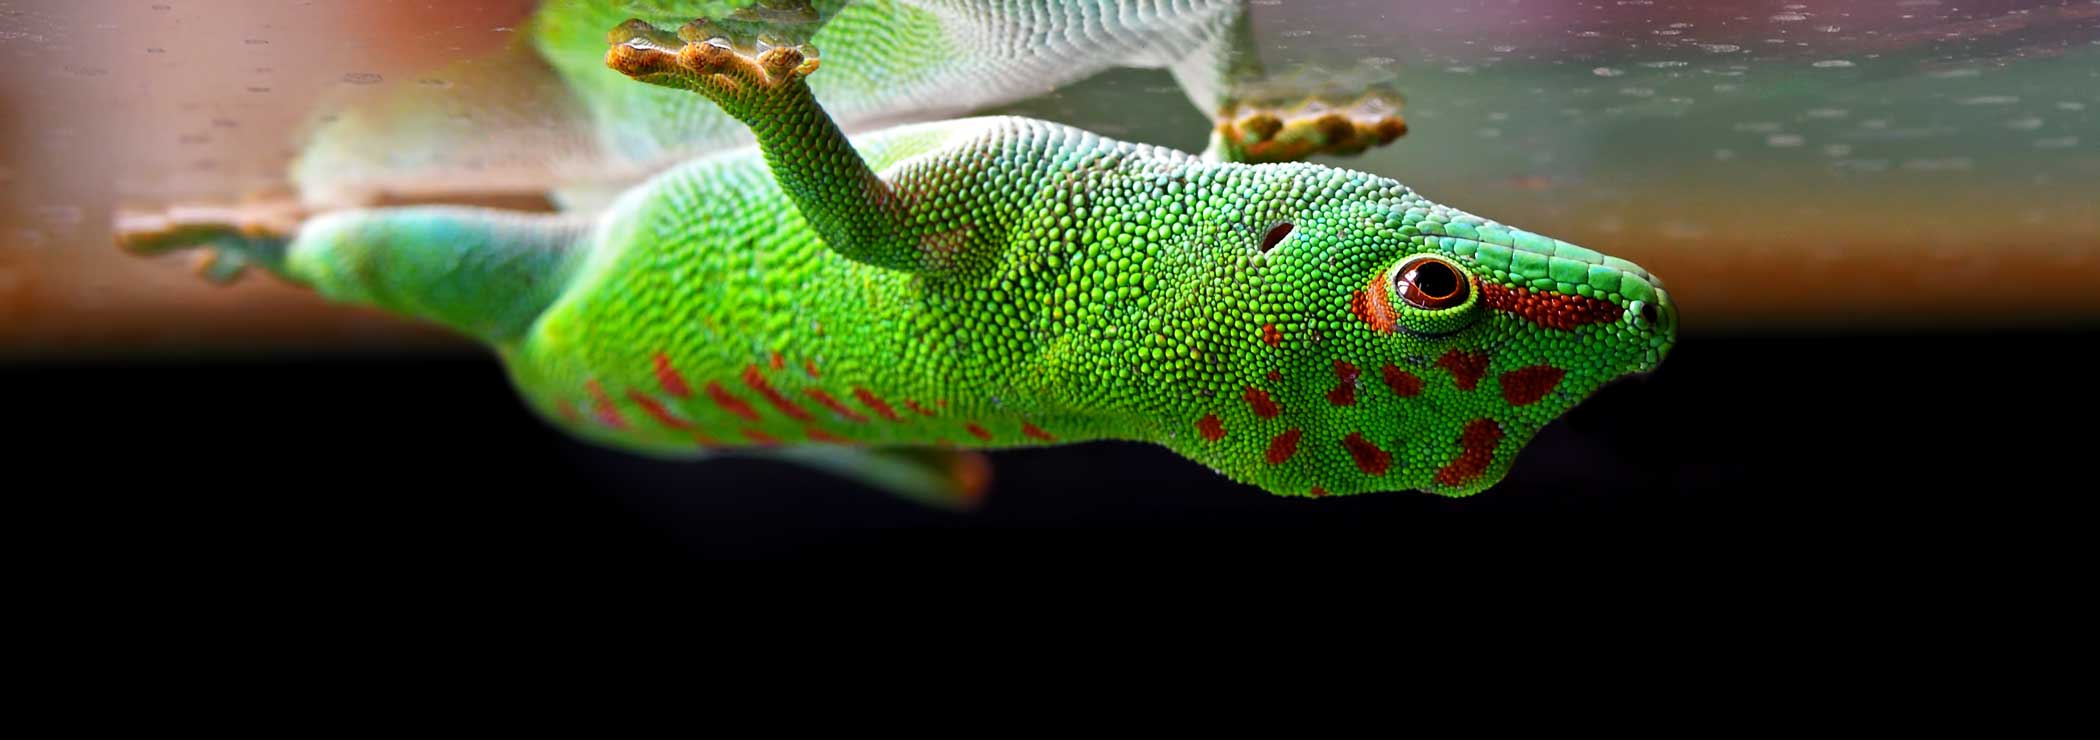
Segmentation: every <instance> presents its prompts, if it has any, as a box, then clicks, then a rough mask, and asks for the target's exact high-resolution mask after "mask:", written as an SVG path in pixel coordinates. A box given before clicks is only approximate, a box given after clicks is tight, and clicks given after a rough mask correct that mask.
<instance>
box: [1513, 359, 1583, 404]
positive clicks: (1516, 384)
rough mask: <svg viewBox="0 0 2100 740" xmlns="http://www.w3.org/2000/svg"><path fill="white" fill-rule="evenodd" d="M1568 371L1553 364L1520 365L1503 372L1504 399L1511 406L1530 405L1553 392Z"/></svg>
mask: <svg viewBox="0 0 2100 740" xmlns="http://www.w3.org/2000/svg"><path fill="white" fill-rule="evenodd" d="M1567 374H1568V371H1566V370H1562V369H1560V368H1557V367H1554V366H1552V365H1532V366H1530V367H1520V368H1517V369H1515V370H1511V371H1509V372H1506V373H1503V374H1502V400H1504V401H1508V402H1509V405H1511V406H1529V405H1531V404H1534V403H1538V401H1539V399H1541V398H1545V397H1546V394H1548V393H1552V392H1553V388H1554V387H1555V386H1558V385H1560V379H1561V378H1563V377H1566V376H1567Z"/></svg>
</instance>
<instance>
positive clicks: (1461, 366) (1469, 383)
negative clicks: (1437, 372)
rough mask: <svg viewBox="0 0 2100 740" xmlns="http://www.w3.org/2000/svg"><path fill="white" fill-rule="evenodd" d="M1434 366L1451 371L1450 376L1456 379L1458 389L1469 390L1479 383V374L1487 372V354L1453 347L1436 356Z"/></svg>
mask: <svg viewBox="0 0 2100 740" xmlns="http://www.w3.org/2000/svg"><path fill="white" fill-rule="evenodd" d="M1436 366H1437V367H1440V368H1443V369H1445V370H1449V371H1451V378H1452V379H1453V380H1456V381H1458V389H1459V390H1462V391H1470V390H1473V387H1474V386H1477V385H1480V376H1482V375H1486V374H1487V371H1488V356H1487V353H1486V352H1466V351H1463V350H1455V349H1454V350H1451V351H1449V352H1445V353H1444V356H1443V357H1440V358H1437V361H1436Z"/></svg>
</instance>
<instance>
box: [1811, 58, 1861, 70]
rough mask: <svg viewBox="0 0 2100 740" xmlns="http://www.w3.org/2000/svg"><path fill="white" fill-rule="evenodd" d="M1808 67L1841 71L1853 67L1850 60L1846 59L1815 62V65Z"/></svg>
mask: <svg viewBox="0 0 2100 740" xmlns="http://www.w3.org/2000/svg"><path fill="white" fill-rule="evenodd" d="M1809 66H1812V67H1819V68H1822V69H1843V68H1845V67H1851V66H1854V65H1853V64H1852V62H1851V60H1848V59H1825V60H1823V61H1820V62H1816V63H1815V64H1812V65H1809Z"/></svg>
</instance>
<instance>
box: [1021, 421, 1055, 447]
mask: <svg viewBox="0 0 2100 740" xmlns="http://www.w3.org/2000/svg"><path fill="white" fill-rule="evenodd" d="M1021 436H1023V437H1027V438H1029V439H1034V440H1041V441H1044V442H1055V441H1057V438H1056V437H1052V436H1050V433H1049V432H1046V431H1043V428H1042V427H1039V426H1036V425H1034V424H1030V423H1028V422H1025V421H1024V422H1021Z"/></svg>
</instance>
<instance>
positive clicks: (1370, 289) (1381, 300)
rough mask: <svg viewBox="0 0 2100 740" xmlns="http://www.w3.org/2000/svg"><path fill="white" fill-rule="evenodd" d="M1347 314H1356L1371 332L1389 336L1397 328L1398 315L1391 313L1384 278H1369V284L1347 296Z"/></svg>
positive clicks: (1389, 299) (1391, 305) (1390, 301)
mask: <svg viewBox="0 0 2100 740" xmlns="http://www.w3.org/2000/svg"><path fill="white" fill-rule="evenodd" d="M1349 313H1352V314H1356V318H1358V319H1362V320H1363V322H1364V324H1365V325H1367V326H1369V327H1371V331H1375V332H1378V333H1380V334H1391V333H1393V330H1394V329H1396V328H1399V324H1398V320H1399V318H1400V315H1399V314H1397V313H1394V312H1393V300H1392V296H1391V294H1390V293H1387V292H1386V289H1385V276H1384V275H1382V274H1381V275H1379V276H1378V277H1374V278H1371V284H1370V285H1366V286H1364V289H1363V290H1359V291H1356V293H1355V294H1353V295H1351V296H1349Z"/></svg>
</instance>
